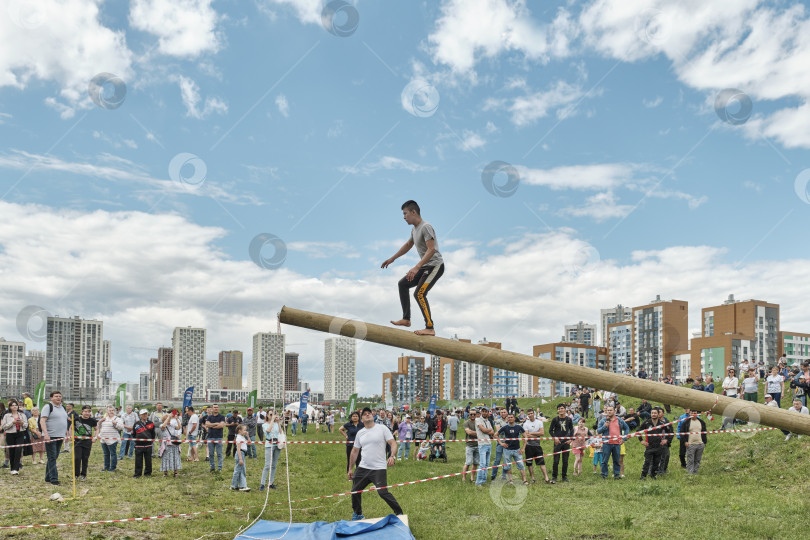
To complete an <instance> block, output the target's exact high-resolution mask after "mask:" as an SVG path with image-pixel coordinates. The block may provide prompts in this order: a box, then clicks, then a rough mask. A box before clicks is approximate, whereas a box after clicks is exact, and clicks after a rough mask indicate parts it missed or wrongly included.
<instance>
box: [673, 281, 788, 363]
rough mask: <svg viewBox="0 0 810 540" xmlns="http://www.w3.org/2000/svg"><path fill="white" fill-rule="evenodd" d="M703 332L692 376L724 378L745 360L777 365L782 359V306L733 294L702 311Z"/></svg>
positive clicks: (696, 340) (694, 355) (693, 348)
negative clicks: (780, 314)
mask: <svg viewBox="0 0 810 540" xmlns="http://www.w3.org/2000/svg"><path fill="white" fill-rule="evenodd" d="M701 329H702V332H701V334H702V335H701V337H698V338H693V339H692V344H691V347H690V350H691V351H692V376H698V375H701V374H708V373H711V374H713V375H714V376H715V377H723V376H725V372H726V369H728V367H729V366H733V367H735V368H737V367H738V365H739V363H740V362H741V361H742V360H747V361H748V362H749V363H751V362H753V363H759V362H763V363H764V364H765V365H766V366H774V365H776V362H777V360H778V359H779V305H778V304H771V303H768V302H765V301H762V300H744V301H738V300H735V299H734V295H729V297H728V299H727V300H726V301H725V302H723V304H722V305H719V306H712V307H706V308H703V309H702V310H701ZM684 348H685V347H684Z"/></svg>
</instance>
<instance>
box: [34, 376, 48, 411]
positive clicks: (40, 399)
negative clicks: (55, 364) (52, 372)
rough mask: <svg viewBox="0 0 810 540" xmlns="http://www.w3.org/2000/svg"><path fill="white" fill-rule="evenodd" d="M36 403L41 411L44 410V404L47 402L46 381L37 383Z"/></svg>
mask: <svg viewBox="0 0 810 540" xmlns="http://www.w3.org/2000/svg"><path fill="white" fill-rule="evenodd" d="M33 401H34V405H36V406H37V409H39V410H40V411H41V410H42V406H43V405H44V404H45V381H40V383H39V384H38V385H37V389H36V390H35V391H34V400H33Z"/></svg>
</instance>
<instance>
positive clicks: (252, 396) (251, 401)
mask: <svg viewBox="0 0 810 540" xmlns="http://www.w3.org/2000/svg"><path fill="white" fill-rule="evenodd" d="M258 394H259V391H258V390H253V391H252V392H251V393H249V394H248V403H247V405H248V407H249V408H251V409H255V408H256V398H257V396H258Z"/></svg>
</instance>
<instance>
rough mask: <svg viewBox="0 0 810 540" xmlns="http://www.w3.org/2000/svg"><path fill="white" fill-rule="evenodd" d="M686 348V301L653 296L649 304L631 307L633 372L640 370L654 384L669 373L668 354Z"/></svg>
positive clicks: (669, 359)
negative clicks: (645, 373) (653, 298)
mask: <svg viewBox="0 0 810 540" xmlns="http://www.w3.org/2000/svg"><path fill="white" fill-rule="evenodd" d="M688 348H689V303H688V302H686V301H684V300H661V297H660V296H657V297H656V298H655V300H652V301H651V302H650V303H649V304H646V305H643V306H638V307H634V308H633V373H636V374H637V373H638V372H639V371H640V370H641V368H644V371H646V372H647V376H648V377H649V378H650V379H652V380H653V381H657V380H659V378H661V377H665V376H668V375H669V374H670V373H671V372H672V354H673V353H674V352H675V351H683V350H686V349H688ZM692 367H693V368H694V365H693V366H692Z"/></svg>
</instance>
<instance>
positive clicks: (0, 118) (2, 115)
mask: <svg viewBox="0 0 810 540" xmlns="http://www.w3.org/2000/svg"><path fill="white" fill-rule="evenodd" d="M12 118H14V117H13V116H11V115H10V114H8V113H0V124H4V123H5V122H6V120H10V119H12Z"/></svg>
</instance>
